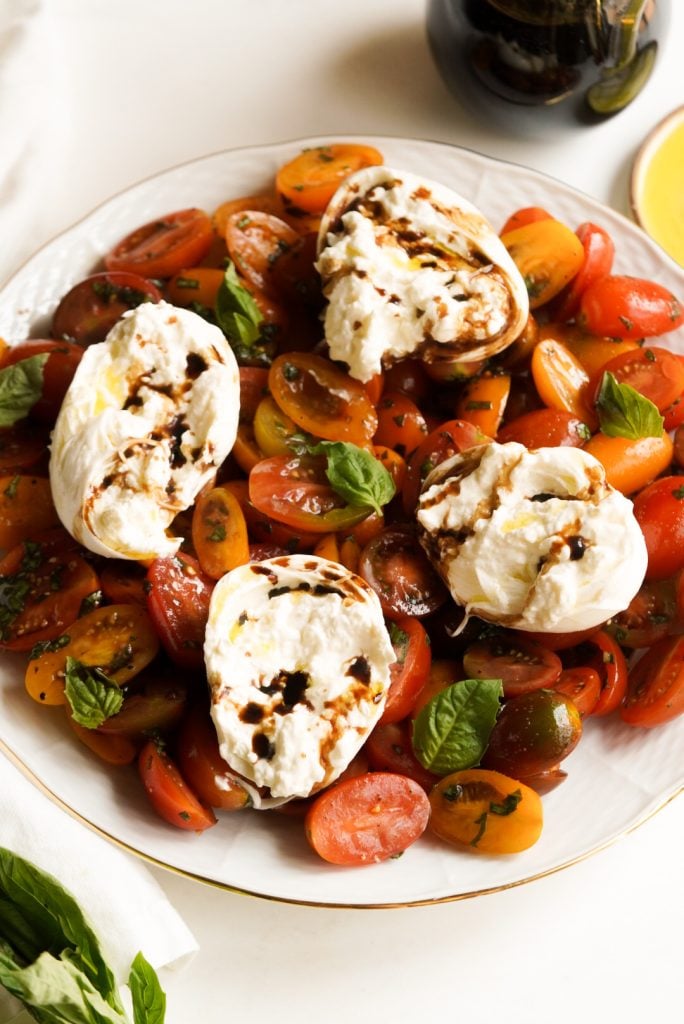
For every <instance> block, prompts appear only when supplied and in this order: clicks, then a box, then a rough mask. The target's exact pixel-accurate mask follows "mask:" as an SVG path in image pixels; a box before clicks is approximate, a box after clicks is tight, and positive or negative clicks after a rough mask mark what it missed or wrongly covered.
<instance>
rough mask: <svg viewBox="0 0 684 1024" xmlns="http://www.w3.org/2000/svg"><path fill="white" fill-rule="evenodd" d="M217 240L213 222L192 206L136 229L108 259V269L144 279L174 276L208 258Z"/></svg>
mask: <svg viewBox="0 0 684 1024" xmlns="http://www.w3.org/2000/svg"><path fill="white" fill-rule="evenodd" d="M213 238H214V229H213V227H212V224H211V219H210V218H209V217H208V216H207V214H206V213H205V212H204V211H203V210H198V209H197V208H195V207H191V208H188V209H185V210H177V211H175V212H173V213H169V214H166V215H165V216H163V217H158V218H157V219H156V220H153V221H150V222H149V223H148V224H143V225H142V226H141V227H139V228H136V230H135V231H132V232H131V233H130V234H128V235H126V237H125V238H122V239H121V241H120V242H119V243H118V244H117V245H116V246H115V247H114V248H113V249H112V250H111V252H109V253H108V254H107V255H106V256H105V258H104V264H105V267H106V268H107V270H110V271H111V270H121V271H125V272H126V273H130V274H139V275H140V276H141V277H153V278H157V277H173V275H174V274H176V273H177V272H178V271H179V270H182V269H183V267H194V266H195V264H197V263H200V262H201V261H202V259H203V258H204V256H206V254H207V252H208V251H209V248H210V247H211V243H212V241H213Z"/></svg>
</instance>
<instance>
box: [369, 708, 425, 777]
mask: <svg viewBox="0 0 684 1024" xmlns="http://www.w3.org/2000/svg"><path fill="white" fill-rule="evenodd" d="M411 728H412V726H411V723H410V722H409V721H407V720H406V719H404V720H403V721H401V722H386V723H384V722H380V723H379V724H378V725H376V727H375V728H374V729H373V732H372V733H371V734H370V736H369V737H368V739H367V740H366V745H365V746H364V748H363V749H364V750H365V752H366V754H367V756H368V763H369V765H370V767H371V768H372V769H373V771H376V772H394V773H396V774H398V775H405V776H406V777H407V778H409V779H413V781H414V782H417V783H418V785H419V786H420V787H421V788H422V789H424V790H425V792H426V793H429V792H430V790H431V789H432V787H433V786H434V784H435V783H436V782H437V781H438V779H439V776H438V775H435V774H434V773H433V772H430V771H428V770H427V768H424V767H423V765H422V764H421V763H420V761H419V760H418V758H417V757H416V755H415V754H414V753H413V744H412V743H411Z"/></svg>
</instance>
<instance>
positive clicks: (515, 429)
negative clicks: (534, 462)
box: [497, 408, 591, 448]
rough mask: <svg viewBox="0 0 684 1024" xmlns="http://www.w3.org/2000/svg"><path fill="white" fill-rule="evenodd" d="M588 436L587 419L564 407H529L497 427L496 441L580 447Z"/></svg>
mask: <svg viewBox="0 0 684 1024" xmlns="http://www.w3.org/2000/svg"><path fill="white" fill-rule="evenodd" d="M590 437H591V431H590V430H589V427H588V426H587V424H586V423H584V422H583V421H582V420H581V419H579V417H578V416H575V415H574V414H573V413H571V412H568V411H567V410H566V409H548V408H545V409H532V411H531V412H526V413H523V415H522V416H517V417H516V418H515V419H514V420H511V421H510V423H507V424H506V426H505V427H502V428H501V430H500V431H499V435H498V437H497V441H499V442H500V443H501V444H506V442H507V441H517V442H518V444H524V445H525V447H526V448H560V447H564V446H567V447H571V448H581V447H582V445H584V444H586V443H587V441H588V440H589V438H590Z"/></svg>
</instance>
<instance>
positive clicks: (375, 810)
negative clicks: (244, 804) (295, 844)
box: [304, 772, 430, 865]
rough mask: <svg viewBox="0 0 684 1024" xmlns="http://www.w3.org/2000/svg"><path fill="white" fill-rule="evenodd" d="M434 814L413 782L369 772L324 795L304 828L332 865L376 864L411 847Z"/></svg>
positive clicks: (313, 846) (404, 777)
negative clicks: (431, 814)
mask: <svg viewBox="0 0 684 1024" xmlns="http://www.w3.org/2000/svg"><path fill="white" fill-rule="evenodd" d="M429 816H430V804H429V803H428V798H427V796H426V795H425V792H424V790H423V789H422V788H421V787H420V786H419V785H418V783H417V782H414V781H413V779H409V778H407V777H406V776H404V775H395V774H392V773H391V772H369V773H367V774H365V775H357V776H356V777H355V778H351V779H346V780H345V781H344V782H340V783H339V784H338V785H337V786H333V787H332V788H331V789H328V790H326V791H325V792H324V793H321V795H320V796H319V797H317V798H316V800H315V801H314V803H313V804H312V805H311V807H310V809H309V811H308V812H307V815H306V818H305V821H304V829H305V832H306V838H307V840H308V841H309V844H310V845H311V847H312V848H313V849H314V850H315V851H316V853H317V854H318V855H319V857H322V858H323V860H326V861H328V863H330V864H340V865H357V864H359V865H360V864H375V863H378V862H379V861H383V860H387V859H388V858H389V857H396V856H397V855H398V854H400V853H403V851H404V850H406V849H407V847H409V846H411V844H412V843H414V842H415V841H416V839H418V838H419V837H420V836H421V835H422V834H423V832H424V831H425V829H426V827H427V823H428V818H429Z"/></svg>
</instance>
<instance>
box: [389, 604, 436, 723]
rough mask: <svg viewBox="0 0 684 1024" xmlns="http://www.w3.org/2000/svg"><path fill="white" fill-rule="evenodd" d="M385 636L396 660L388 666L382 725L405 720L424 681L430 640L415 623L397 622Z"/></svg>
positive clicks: (408, 620)
mask: <svg viewBox="0 0 684 1024" xmlns="http://www.w3.org/2000/svg"><path fill="white" fill-rule="evenodd" d="M389 635H390V640H391V641H392V647H393V649H394V654H395V656H396V659H397V660H396V661H395V662H394V664H393V665H391V666H390V688H389V692H388V694H387V701H386V703H385V709H384V711H383V713H382V717H381V719H380V721H381V722H382V723H386V722H399V721H401V719H402V718H406V716H407V715H408V714H409V713H410V711H411V709H412V708H413V706H414V704H415V703H416V700H417V698H418V696H419V694H420V691H421V690H422V689H423V687H424V686H425V684H426V683H427V681H428V677H429V675H430V664H431V661H432V655H431V653H430V638H429V637H428V635H427V633H426V632H425V629H424V628H423V626H421V624H420V622H419V621H418V619H414V618H408V617H406V618H402V619H397V621H396V622H392V623H391V625H390V629H389Z"/></svg>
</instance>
